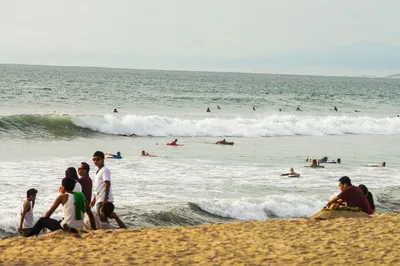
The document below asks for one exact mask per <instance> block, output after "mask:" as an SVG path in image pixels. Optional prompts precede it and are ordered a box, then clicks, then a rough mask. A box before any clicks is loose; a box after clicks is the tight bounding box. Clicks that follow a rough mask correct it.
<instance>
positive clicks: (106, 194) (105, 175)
mask: <svg viewBox="0 0 400 266" xmlns="http://www.w3.org/2000/svg"><path fill="white" fill-rule="evenodd" d="M93 163H94V164H95V165H96V166H97V167H98V168H99V169H98V170H97V172H96V176H95V178H94V191H95V195H94V198H93V200H92V202H91V203H90V207H93V206H96V212H97V213H100V210H101V207H102V206H103V204H105V203H107V202H113V201H114V198H113V194H112V191H111V173H110V170H109V169H108V168H107V167H105V166H104V153H103V152H102V151H96V152H95V153H94V154H93Z"/></svg>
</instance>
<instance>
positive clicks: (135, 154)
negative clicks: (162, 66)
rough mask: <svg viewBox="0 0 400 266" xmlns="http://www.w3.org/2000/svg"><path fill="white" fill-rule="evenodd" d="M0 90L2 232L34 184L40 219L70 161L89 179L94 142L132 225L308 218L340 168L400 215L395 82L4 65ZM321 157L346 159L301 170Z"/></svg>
mask: <svg viewBox="0 0 400 266" xmlns="http://www.w3.org/2000/svg"><path fill="white" fill-rule="evenodd" d="M0 92H1V93H0V149H1V151H2V152H1V153H0V180H1V183H2V186H1V193H0V236H8V235H14V234H15V233H16V229H17V227H18V221H19V211H20V208H21V206H22V203H23V201H24V199H25V193H26V191H27V190H28V189H30V188H36V189H37V190H38V191H39V193H38V195H37V201H36V205H35V209H34V216H35V218H36V219H38V218H39V217H41V216H42V215H44V213H45V212H46V211H47V210H48V209H49V208H50V206H51V204H52V202H53V201H54V199H55V198H56V197H57V195H58V188H59V186H60V183H61V179H62V178H63V177H64V172H65V170H66V169H67V168H68V167H70V166H74V167H78V166H79V163H80V162H82V161H86V162H88V163H89V164H90V166H91V169H92V171H91V176H92V177H94V173H95V166H94V165H93V163H92V161H91V157H92V155H93V153H94V152H95V151H97V150H101V151H104V152H109V153H116V152H117V151H120V152H121V153H122V156H123V159H120V160H113V159H108V160H106V165H107V166H108V167H109V168H110V170H111V178H112V182H111V184H112V188H113V192H114V198H115V202H114V203H115V205H116V212H117V213H118V214H119V215H120V216H121V218H122V220H123V221H124V222H125V223H126V224H127V225H128V226H130V227H152V226H170V225H196V224H204V223H221V222H230V221H237V220H266V219H275V218H297V217H305V216H310V215H312V214H314V213H315V212H317V211H319V210H320V209H321V208H322V207H323V206H324V205H325V204H326V203H327V201H328V200H329V198H331V197H333V196H335V195H336V194H337V193H338V192H339V188H338V179H339V178H340V177H341V176H343V175H347V176H349V177H350V178H351V180H352V181H353V183H354V184H355V185H358V184H361V183H362V184H365V185H366V186H367V187H368V188H369V190H370V191H371V192H372V193H373V195H374V198H375V201H376V205H377V212H395V211H399V207H398V206H399V203H400V193H399V188H400V171H399V170H400V162H399V159H400V152H399V146H400V145H399V144H400V118H399V117H398V115H400V108H399V106H400V105H399V101H400V79H390V78H357V77H323V76H296V75H272V74H244V73H215V72H184V71H157V70H131V69H107V68H87V67H56V66H27V65H0ZM217 106H220V108H221V109H218V108H217ZM335 106H336V107H337V109H338V111H337V112H336V111H334V107H335ZM253 107H254V109H255V110H254V109H253ZM114 108H116V109H117V110H118V113H113V110H114ZM207 108H210V110H211V112H206V109H207ZM297 108H299V109H300V110H301V111H296V109H297ZM356 111H357V112H356ZM132 133H134V134H136V135H137V136H135V137H124V136H120V134H132ZM175 138H177V139H178V143H181V144H183V146H180V147H170V146H167V145H166V143H167V142H170V141H172V140H173V139H175ZM223 138H225V139H226V140H227V141H233V142H234V143H235V144H234V145H233V146H228V145H227V146H222V145H215V144H213V143H215V142H216V141H218V140H221V139H223ZM142 150H145V151H146V152H149V153H151V154H155V155H157V156H158V157H142V156H140V153H141V151H142ZM324 156H327V157H328V160H329V161H332V160H336V159H337V158H341V161H342V163H341V164H326V165H325V168H322V169H311V168H308V167H304V166H306V165H308V164H309V163H307V162H305V159H306V158H307V157H313V158H322V157H324ZM383 161H385V162H386V163H387V167H385V168H382V167H367V164H381V163H382V162H383ZM291 167H293V168H294V169H295V171H296V172H299V173H300V174H301V176H300V178H287V177H281V176H280V174H281V173H287V172H288V171H289V168H291ZM53 216H54V217H56V218H60V217H61V208H60V210H58V211H57V212H56V213H54V214H53Z"/></svg>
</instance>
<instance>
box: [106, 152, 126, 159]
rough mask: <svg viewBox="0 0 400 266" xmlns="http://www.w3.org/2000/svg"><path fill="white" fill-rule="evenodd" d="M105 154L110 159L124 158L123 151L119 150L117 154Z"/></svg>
mask: <svg viewBox="0 0 400 266" xmlns="http://www.w3.org/2000/svg"><path fill="white" fill-rule="evenodd" d="M104 155H105V157H106V158H109V159H122V156H121V152H117V154H111V153H105V154H104Z"/></svg>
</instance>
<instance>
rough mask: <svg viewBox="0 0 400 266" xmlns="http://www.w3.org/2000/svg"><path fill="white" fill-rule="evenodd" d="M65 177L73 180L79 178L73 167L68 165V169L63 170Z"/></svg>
mask: <svg viewBox="0 0 400 266" xmlns="http://www.w3.org/2000/svg"><path fill="white" fill-rule="evenodd" d="M65 177H66V178H71V179H74V180H79V177H78V173H77V172H76V169H75V167H68V169H67V170H65Z"/></svg>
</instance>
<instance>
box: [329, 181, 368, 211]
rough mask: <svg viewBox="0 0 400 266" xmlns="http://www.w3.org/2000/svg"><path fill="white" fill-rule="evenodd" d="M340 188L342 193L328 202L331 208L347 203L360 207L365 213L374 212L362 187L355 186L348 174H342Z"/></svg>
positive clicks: (350, 205) (349, 205)
mask: <svg viewBox="0 0 400 266" xmlns="http://www.w3.org/2000/svg"><path fill="white" fill-rule="evenodd" d="M339 188H340V190H341V193H340V194H339V195H337V196H336V197H334V198H333V199H331V200H330V201H329V202H328V204H327V207H328V208H329V209H334V208H335V207H337V206H339V204H341V203H345V204H346V205H347V206H348V207H358V208H360V210H361V211H363V212H365V213H368V214H373V213H374V211H373V210H372V209H371V206H370V205H369V202H368V200H367V197H365V195H364V193H363V192H362V190H361V188H359V187H355V186H353V185H352V184H351V180H350V178H349V177H348V176H342V177H341V178H340V179H339Z"/></svg>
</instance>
